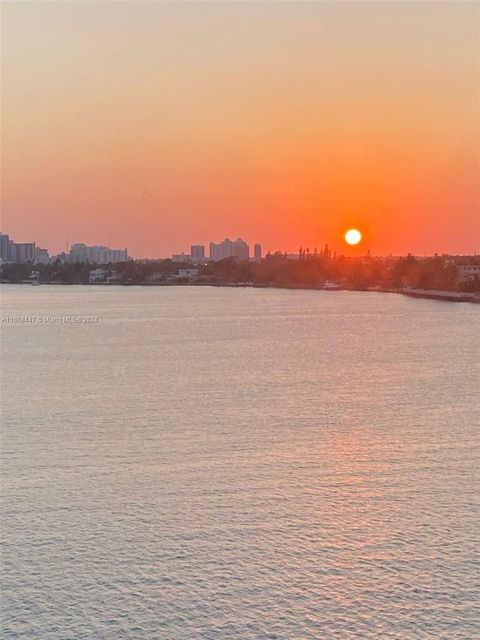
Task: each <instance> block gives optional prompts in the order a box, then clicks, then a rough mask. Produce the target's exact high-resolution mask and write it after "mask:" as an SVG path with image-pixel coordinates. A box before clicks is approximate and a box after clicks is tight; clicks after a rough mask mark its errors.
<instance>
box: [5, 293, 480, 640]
mask: <svg viewBox="0 0 480 640" xmlns="http://www.w3.org/2000/svg"><path fill="white" fill-rule="evenodd" d="M478 312H479V309H478V308H477V307H476V306H474V305H468V304H455V303H442V302H436V301H429V300H414V299H411V298H405V297H402V296H397V295H390V294H375V293H371V294H366V293H355V292H320V291H289V290H275V289H222V288H207V287H205V288H203V287H202V288H193V287H192V288H188V287H159V288H150V287H109V288H107V287H83V286H78V287H77V286H66V287H62V286H57V287H55V286H41V287H27V286H14V285H9V286H4V287H2V315H3V316H4V317H5V316H23V317H25V316H49V317H64V316H70V317H71V316H85V315H93V316H98V323H91V324H72V323H65V322H61V323H58V322H57V323H51V324H35V323H25V324H22V325H12V324H8V325H6V324H4V325H2V382H3V388H2V391H3V393H2V498H3V514H2V516H3V517H2V534H3V585H2V608H3V635H2V637H4V638H8V639H10V638H22V639H27V638H28V639H29V640H37V639H38V640H45V639H47V638H48V639H49V640H66V639H72V640H87V639H88V640H90V639H91V640H103V639H105V640H114V639H115V640H123V639H127V638H128V639H135V640H136V639H139V640H144V639H149V640H150V639H154V638H161V639H165V640H186V639H188V640H200V639H212V640H217V639H218V640H227V639H231V638H235V639H239V640H261V639H262V640H263V639H267V638H277V639H278V640H283V639H285V640H286V639H288V640H304V639H305V640H306V639H312V640H330V639H337V638H338V639H340V640H349V639H353V638H355V639H356V638H361V639H373V638H378V639H380V638H381V639H382V640H383V639H385V638H398V639H402V640H403V639H405V640H410V639H411V640H418V639H421V638H434V639H436V640H437V639H441V638H448V639H464V640H472V639H473V638H475V637H479V635H480V627H479V624H480V615H479V609H478V603H479V599H480V585H479V580H478V570H479V563H478V554H477V551H476V545H477V543H478V536H477V528H478V526H479V519H478V513H479V512H478V507H479V501H478V498H477V495H476V490H478V482H477V481H478V477H476V470H477V469H478V463H479V455H478V436H477V430H478V424H479V423H480V420H479V418H480V415H479V413H480V412H479V403H478V396H477V394H478V383H479V374H478V368H477V367H478V347H479V338H478V335H479V334H478V329H479V317H480V316H479V313H478Z"/></svg>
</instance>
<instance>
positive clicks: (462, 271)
mask: <svg viewBox="0 0 480 640" xmlns="http://www.w3.org/2000/svg"><path fill="white" fill-rule="evenodd" d="M457 275H458V279H459V280H461V281H462V282H468V281H469V280H480V264H457Z"/></svg>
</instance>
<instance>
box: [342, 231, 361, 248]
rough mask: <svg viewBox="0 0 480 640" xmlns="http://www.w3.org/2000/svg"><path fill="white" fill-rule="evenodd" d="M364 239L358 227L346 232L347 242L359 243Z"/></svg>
mask: <svg viewBox="0 0 480 640" xmlns="http://www.w3.org/2000/svg"><path fill="white" fill-rule="evenodd" d="M361 239H362V234H361V233H360V231H359V230H358V229H349V230H348V231H347V232H346V233H345V242H346V243H347V244H352V245H354V244H358V243H359V242H360V241H361Z"/></svg>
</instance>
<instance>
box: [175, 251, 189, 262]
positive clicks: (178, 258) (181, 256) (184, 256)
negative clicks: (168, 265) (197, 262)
mask: <svg viewBox="0 0 480 640" xmlns="http://www.w3.org/2000/svg"><path fill="white" fill-rule="evenodd" d="M172 262H190V256H189V254H188V253H174V254H173V256H172Z"/></svg>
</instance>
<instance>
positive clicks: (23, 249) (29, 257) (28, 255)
mask: <svg viewBox="0 0 480 640" xmlns="http://www.w3.org/2000/svg"><path fill="white" fill-rule="evenodd" d="M13 246H14V252H15V257H14V260H13V262H17V263H21V262H29V261H32V262H33V261H34V260H35V242H15V243H14V245H13Z"/></svg>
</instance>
